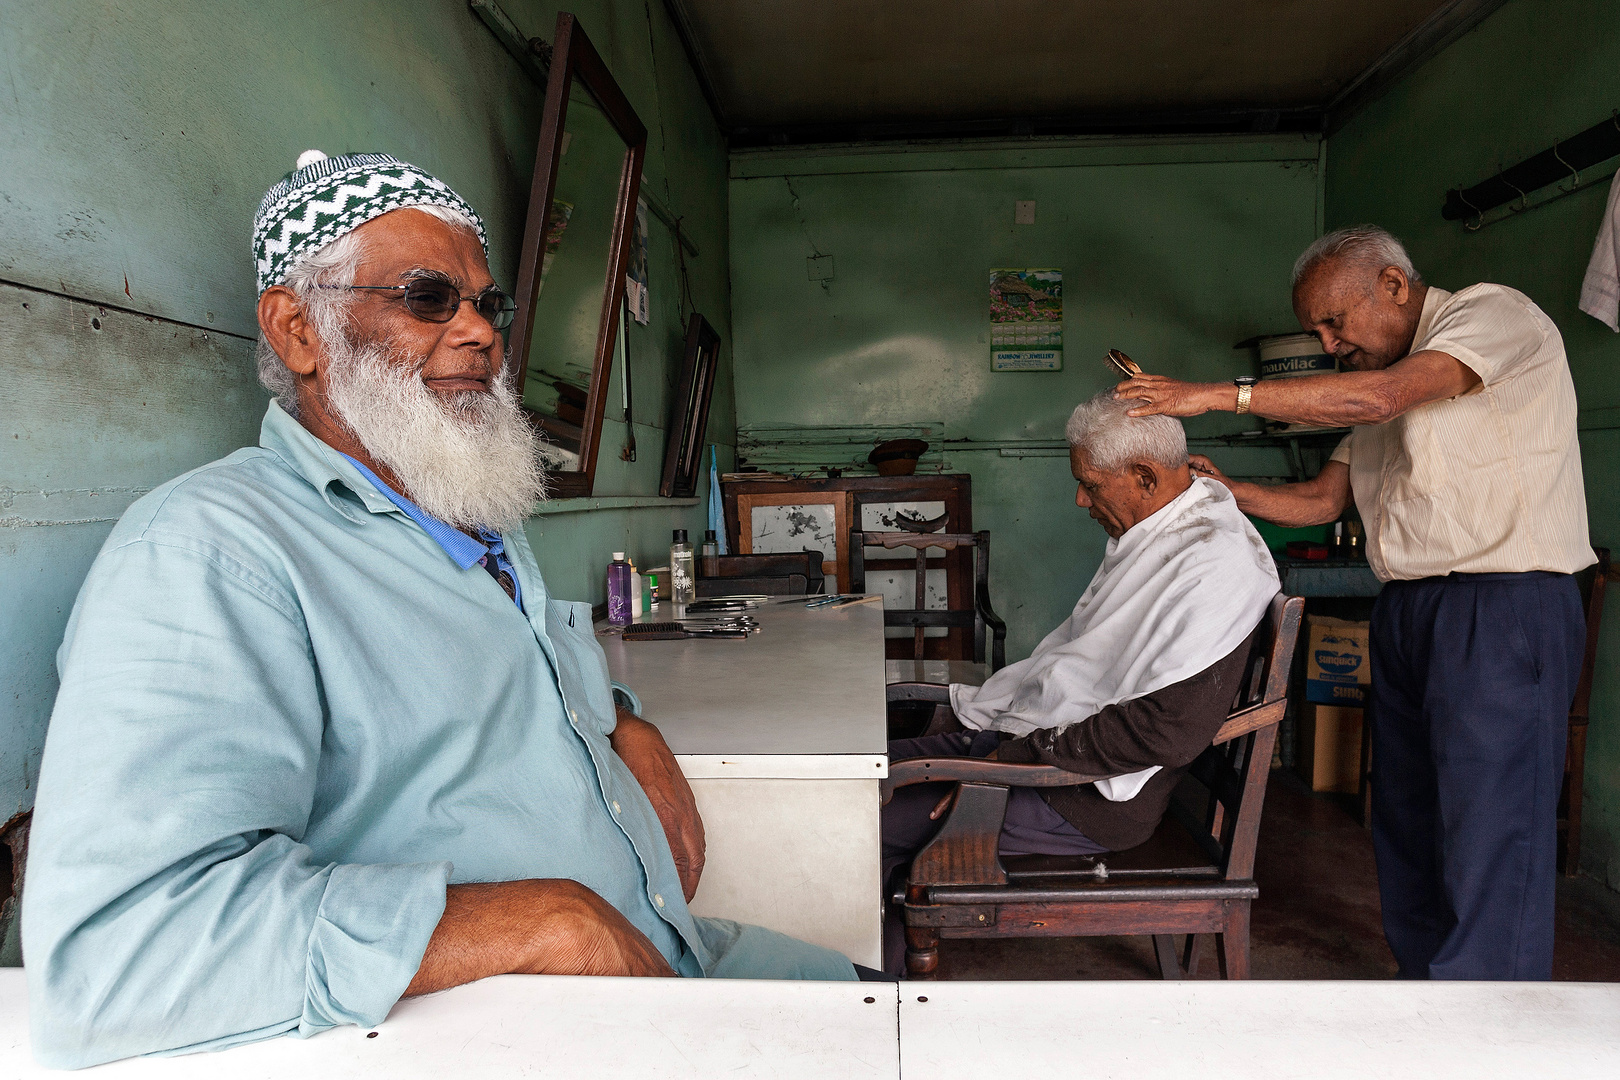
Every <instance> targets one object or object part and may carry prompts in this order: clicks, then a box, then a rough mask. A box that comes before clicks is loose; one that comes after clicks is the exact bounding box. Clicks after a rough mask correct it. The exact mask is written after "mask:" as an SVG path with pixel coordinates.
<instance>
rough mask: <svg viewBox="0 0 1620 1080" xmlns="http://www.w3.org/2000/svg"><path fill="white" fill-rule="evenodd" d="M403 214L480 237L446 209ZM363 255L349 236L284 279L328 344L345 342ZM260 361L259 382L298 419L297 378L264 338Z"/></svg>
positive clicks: (422, 207)
mask: <svg viewBox="0 0 1620 1080" xmlns="http://www.w3.org/2000/svg"><path fill="white" fill-rule="evenodd" d="M400 209H401V210H420V211H422V212H423V213H426V214H432V215H433V216H434V217H436V218H438V219H439V220H440V221H442V222H444V223H445V224H446V225H449V226H451V227H453V228H457V229H461V230H464V231H466V232H469V233H472V234H474V235H477V232H478V227H477V225H475V224H474V223H473V220H472V219H471V218H469V217H468V216H467V215H466V214H463V213H462V212H461V211H459V210H452V209H450V208H449V207H447V206H433V205H431V204H428V203H423V204H421V205H420V206H410V207H404V206H402V207H400ZM364 254H365V244H364V241H363V240H362V239H361V238H360V235H359V234H358V233H357V232H346V233H344V234H343V235H342V236H340V237H338V238H337V239H336V240H333V241H332V242H331V243H330V244H327V245H326V246H325V247H323V248H320V249H319V250H317V251H313V252H311V253H310V254H308V255H306V256H304V257H303V258H302V259H300V260H298V262H296V263H294V264H293V267H292V269H290V270H288V271H287V276H286V277H284V278H283V279H282V280H281V284H283V285H285V286H287V287H288V288H289V289H291V290H292V291H293V295H294V296H296V297H297V298H298V305H299V307H300V308H301V309H302V310H303V312H304V317H305V318H306V319H308V320H309V323H310V326H311V327H312V328H313V329H314V331H315V336H316V337H318V338H320V339H322V340H324V341H336V340H339V339H342V340H347V338H346V337H345V335H346V334H347V332H348V321H349V305H350V304H351V303H353V301H354V294H353V293H351V292H348V291H347V289H346V288H345V286H349V285H353V284H354V275H355V271H356V270H358V269H359V268H360V258H361V256H363V255H364ZM256 360H257V362H258V368H259V382H260V383H261V384H262V385H263V386H264V388H265V389H266V390H268V391H270V393H271V394H273V395H275V399H276V401H277V402H279V403H280V405H281V407H282V409H283V410H284V411H285V412H286V413H287V415H288V416H297V415H298V377H297V376H296V375H294V374H293V373H292V370H291V369H290V368H288V367H287V365H286V364H284V363H282V360H281V357H280V356H278V355H277V354H276V350H275V349H274V348H272V347H271V345H270V342H269V341H268V340H266V339H265V336H264V335H263V334H260V335H259V344H258V349H257V351H256Z"/></svg>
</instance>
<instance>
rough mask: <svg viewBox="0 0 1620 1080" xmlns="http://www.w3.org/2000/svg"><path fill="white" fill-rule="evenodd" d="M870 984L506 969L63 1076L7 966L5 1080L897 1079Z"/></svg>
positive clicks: (888, 1009) (891, 1007)
mask: <svg viewBox="0 0 1620 1080" xmlns="http://www.w3.org/2000/svg"><path fill="white" fill-rule="evenodd" d="M868 985H870V984H862V983H791V982H772V983H759V982H741V981H736V980H726V979H606V978H568V977H564V976H544V975H501V976H497V977H495V978H492V979H484V980H483V981H481V982H476V983H471V984H469V985H467V986H459V987H457V988H455V989H454V990H446V991H445V992H444V993H442V994H433V995H430V996H428V997H422V998H413V999H411V1000H409V1001H402V1002H400V1003H399V1004H398V1005H396V1006H395V1007H394V1011H393V1012H391V1013H390V1014H389V1015H388V1019H387V1020H386V1021H384V1022H383V1023H382V1024H380V1025H378V1026H377V1027H376V1028H356V1027H342V1028H334V1029H333V1030H331V1031H326V1032H322V1033H321V1034H319V1035H316V1036H314V1037H312V1038H309V1039H298V1038H279V1039H270V1040H267V1041H265V1042H259V1043H252V1044H250V1045H247V1046H239V1047H235V1048H233V1049H230V1050H221V1051H219V1052H217V1053H205V1054H187V1055H185V1056H183V1057H148V1058H132V1059H129V1060H126V1061H119V1062H114V1063H112V1064H110V1065H104V1066H101V1067H99V1068H96V1069H93V1070H90V1071H88V1072H83V1073H64V1072H57V1071H54V1070H50V1069H46V1068H43V1067H41V1066H40V1065H38V1064H36V1063H35V1062H34V1058H33V1054H32V1053H31V1052H30V1050H29V1044H28V1005H27V999H26V994H25V992H24V987H23V973H22V970H21V969H20V968H5V969H0V1080H46V1078H53V1077H54V1078H56V1080H62V1078H64V1077H68V1076H75V1075H76V1076H87V1077H97V1078H99V1077H103V1076H105V1077H108V1078H109V1080H123V1078H128V1080H148V1078H149V1080H191V1078H197V1080H203V1078H207V1080H217V1078H221V1077H229V1078H230V1080H347V1078H350V1077H369V1078H372V1080H451V1078H457V1077H477V1078H478V1080H506V1078H509V1077H539V1076H556V1077H582V1078H589V1080H615V1078H619V1077H624V1078H632V1077H634V1078H638V1080H639V1078H642V1077H661V1078H663V1077H667V1078H675V1077H681V1078H687V1077H689V1078H691V1080H712V1078H713V1077H717V1076H725V1077H774V1078H781V1080H795V1078H799V1077H802V1078H804V1080H821V1078H824V1077H825V1078H841V1077H847V1078H851V1080H855V1078H874V1080H876V1078H893V1077H898V1075H899V1073H898V1061H899V1055H898V1053H897V1048H896V1045H895V1044H896V1036H895V1019H894V1017H895V999H894V988H893V986H880V987H878V988H877V989H878V993H877V994H876V996H875V997H874V995H873V993H872V991H871V990H869V989H868V988H867V986H868ZM868 997H874V1001H873V1002H872V1003H868V1002H867V1001H866V1000H865V999H866V998H868ZM371 1031H376V1033H377V1034H376V1037H375V1038H370V1037H368V1036H369V1035H370V1032H371Z"/></svg>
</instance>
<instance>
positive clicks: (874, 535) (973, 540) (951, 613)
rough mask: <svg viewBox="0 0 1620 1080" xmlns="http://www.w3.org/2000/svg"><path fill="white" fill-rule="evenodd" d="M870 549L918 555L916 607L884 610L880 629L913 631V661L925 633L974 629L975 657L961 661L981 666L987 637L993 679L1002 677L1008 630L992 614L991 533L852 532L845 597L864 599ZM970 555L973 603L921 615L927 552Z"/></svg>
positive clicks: (928, 611) (918, 658) (918, 651)
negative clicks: (933, 629) (961, 551)
mask: <svg viewBox="0 0 1620 1080" xmlns="http://www.w3.org/2000/svg"><path fill="white" fill-rule="evenodd" d="M868 547H882V548H888V549H890V550H893V549H894V548H911V549H912V550H913V551H915V552H916V553H917V563H916V566H917V584H916V592H915V593H914V594H913V595H914V596H915V597H916V604H917V606H916V607H914V608H904V609H901V610H898V611H891V610H885V611H884V612H883V625H884V626H908V627H911V628H912V630H913V634H912V653H913V658H914V659H917V660H921V659H923V639H924V633H925V631H926V630H927V628H928V627H932V626H947V627H952V626H960V627H972V628H973V655H972V656H971V657H960V658H959V659H964V660H966V659H971V660H973V661H974V662H975V663H979V664H982V663H984V662H985V660H986V659H987V652H986V644H987V642H986V637H987V636H988V638H989V641H988V645H989V649H988V659H989V661H990V671H991V672H992V673H994V672H997V671H1000V670H1001V669H1002V668H1003V667H1005V666H1006V664H1007V624H1006V623H1004V622H1002V621H1001V618H1000V617H999V616H998V615H996V612H995V609H994V608H992V607H991V606H990V533H989V532H988V531H983V530H981V531H980V532H975V533H914V532H861V531H860V530H858V529H857V530H855V531H853V532H851V533H850V534H849V591H850V592H856V593H862V592H865V591H866V556H865V550H866V548H868ZM964 547H965V548H972V549H973V603H972V606H971V607H967V608H951V609H948V610H945V611H939V610H925V609H924V607H923V603H924V599H923V598H924V597H925V596H926V595H927V591H926V588H925V586H926V583H927V575H928V550H929V549H930V548H935V549H939V550H943V551H955V550H956V549H957V548H964Z"/></svg>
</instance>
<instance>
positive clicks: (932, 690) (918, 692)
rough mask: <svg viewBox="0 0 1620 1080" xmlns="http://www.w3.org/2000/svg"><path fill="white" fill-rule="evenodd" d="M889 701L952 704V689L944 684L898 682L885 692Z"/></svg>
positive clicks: (889, 686) (885, 697)
mask: <svg viewBox="0 0 1620 1080" xmlns="http://www.w3.org/2000/svg"><path fill="white" fill-rule="evenodd" d="M884 699H885V700H887V701H931V702H933V703H934V704H935V705H949V704H950V703H951V688H950V687H949V686H946V685H945V684H944V683H926V682H897V683H890V684H889V685H888V687H887V688H885V690H884Z"/></svg>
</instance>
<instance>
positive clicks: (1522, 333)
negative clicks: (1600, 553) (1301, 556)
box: [1333, 285, 1595, 581]
mask: <svg viewBox="0 0 1620 1080" xmlns="http://www.w3.org/2000/svg"><path fill="white" fill-rule="evenodd" d="M1424 350H1434V351H1437V352H1443V353H1446V354H1448V355H1450V356H1453V357H1456V358H1457V359H1458V360H1459V361H1461V362H1462V363H1464V364H1466V365H1468V367H1469V368H1471V369H1472V370H1473V371H1474V373H1475V374H1477V375H1478V376H1479V377H1480V380H1481V385H1480V386H1479V387H1477V388H1476V389H1474V390H1473V391H1471V392H1470V393H1467V394H1464V395H1462V396H1461V397H1456V398H1451V399H1450V400H1447V401H1435V402H1431V403H1429V404H1427V405H1423V406H1420V407H1419V408H1416V409H1413V410H1412V411H1410V412H1408V413H1405V414H1403V415H1402V416H1399V417H1396V418H1395V419H1394V420H1391V421H1390V422H1389V423H1387V424H1377V425H1372V426H1368V427H1358V428H1356V429H1355V430H1353V431H1352V432H1351V433H1350V434H1349V435H1348V436H1347V437H1346V438H1345V440H1344V441H1343V442H1342V443H1340V444H1339V448H1338V449H1337V450H1336V451H1334V454H1333V460H1334V461H1344V462H1348V463H1349V466H1350V484H1351V488H1352V490H1353V491H1354V493H1355V499H1356V507H1357V509H1359V510H1360V511H1361V519H1362V522H1363V523H1364V525H1365V527H1366V533H1367V561H1368V562H1369V563H1371V564H1372V568H1373V572H1374V573H1376V574H1377V575H1378V577H1379V579H1380V580H1382V581H1390V580H1401V579H1410V578H1424V577H1437V576H1440V575H1444V574H1450V573H1454V572H1460V573H1466V574H1485V573H1516V572H1521V571H1526V570H1553V571H1558V572H1561V573H1574V572H1575V571H1577V570H1580V569H1582V568H1584V567H1587V566H1590V565H1591V564H1592V563H1593V562H1594V561H1595V559H1594V556H1593V554H1592V548H1591V543H1590V541H1589V539H1588V537H1587V525H1586V494H1585V490H1584V488H1583V486H1582V482H1581V454H1580V447H1579V445H1578V443H1577V441H1576V435H1575V384H1574V382H1573V381H1572V380H1571V379H1570V375H1569V362H1568V361H1567V360H1566V359H1565V356H1564V340H1563V338H1562V337H1561V336H1560V335H1559V333H1558V328H1557V327H1556V326H1554V325H1553V322H1552V320H1551V319H1549V318H1547V316H1546V315H1545V314H1543V313H1542V311H1541V309H1540V308H1538V307H1536V305H1535V304H1534V303H1532V302H1531V300H1530V298H1529V297H1527V296H1525V295H1524V294H1523V293H1521V292H1517V291H1515V290H1513V289H1509V288H1506V287H1504V286H1501V285H1473V286H1470V287H1469V288H1466V289H1462V290H1460V291H1459V292H1455V293H1448V292H1446V291H1445V290H1443V289H1435V288H1430V289H1429V292H1428V295H1427V296H1426V297H1425V298H1424V301H1423V316H1422V318H1421V319H1420V320H1419V322H1418V327H1417V336H1416V337H1415V338H1413V340H1412V352H1414V353H1416V352H1422V351H1424Z"/></svg>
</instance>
